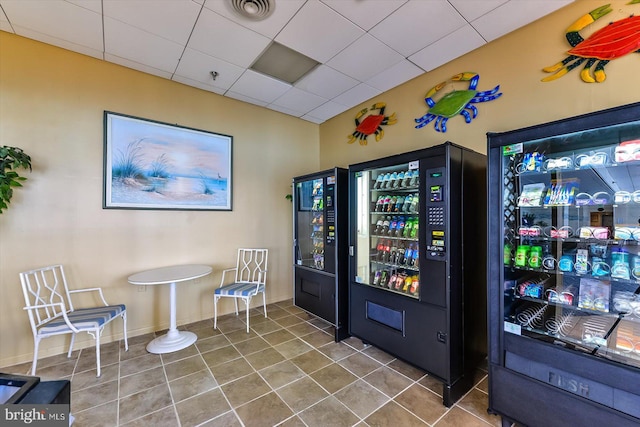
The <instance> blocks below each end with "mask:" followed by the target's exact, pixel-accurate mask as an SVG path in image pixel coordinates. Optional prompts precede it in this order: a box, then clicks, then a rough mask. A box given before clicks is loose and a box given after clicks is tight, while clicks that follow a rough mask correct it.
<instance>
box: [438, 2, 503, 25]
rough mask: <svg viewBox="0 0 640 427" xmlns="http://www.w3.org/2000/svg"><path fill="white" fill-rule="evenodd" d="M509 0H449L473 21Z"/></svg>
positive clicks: (466, 17)
mask: <svg viewBox="0 0 640 427" xmlns="http://www.w3.org/2000/svg"><path fill="white" fill-rule="evenodd" d="M508 1H509V0H473V1H469V0H449V3H451V4H452V5H453V7H455V8H456V10H457V11H458V12H460V14H461V15H462V16H463V17H464V19H466V20H467V21H469V22H471V21H473V20H474V19H477V18H479V17H481V16H482V15H484V14H485V13H487V12H489V11H492V10H493V9H495V8H497V7H498V6H500V5H502V4H504V3H506V2H508Z"/></svg>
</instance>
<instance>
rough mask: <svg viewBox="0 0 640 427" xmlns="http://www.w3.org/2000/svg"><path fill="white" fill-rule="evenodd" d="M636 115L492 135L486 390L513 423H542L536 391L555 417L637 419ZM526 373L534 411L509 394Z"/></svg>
mask: <svg viewBox="0 0 640 427" xmlns="http://www.w3.org/2000/svg"><path fill="white" fill-rule="evenodd" d="M639 118H640V104H635V105H631V106H626V107H619V108H617V109H611V110H605V111H602V112H596V113H591V114H589V115H585V116H578V117H575V118H570V119H565V120H561V121H558V122H553V123H549V124H544V125H540V126H536V127H532V128H525V129H520V130H515V131H511V132H505V133H501V134H489V151H490V155H489V158H490V161H489V176H490V182H489V191H490V194H489V196H490V200H492V201H493V202H492V203H491V204H490V206H489V208H490V211H489V236H490V238H491V240H490V244H489V256H488V259H489V280H490V302H489V313H490V325H491V326H490V331H491V334H490V344H491V345H490V346H489V348H491V349H494V350H495V351H494V352H492V353H491V354H490V355H489V361H490V368H491V374H492V375H490V377H492V378H493V380H492V385H491V393H490V395H492V396H493V398H492V399H491V400H492V402H491V406H492V409H494V410H496V411H497V412H498V413H501V414H506V415H509V416H511V417H513V420H514V421H518V422H522V423H523V424H530V423H533V424H535V422H534V420H536V419H537V417H540V416H541V412H540V411H539V410H538V409H539V407H540V406H539V405H537V404H536V400H537V399H539V396H538V394H539V395H540V396H543V395H544V396H547V398H546V399H545V402H552V403H551V404H547V403H545V404H544V405H542V406H543V407H546V408H548V410H547V411H545V412H544V416H545V417H549V420H554V421H553V422H550V423H549V424H548V425H586V424H591V425H596V424H599V422H598V421H597V419H599V417H601V418H602V419H603V420H604V419H609V420H611V421H609V423H610V424H611V423H613V424H616V425H638V424H637V423H640V386H638V383H639V382H640V119H639ZM496 321H497V323H496ZM525 378H526V379H527V380H528V381H529V384H526V385H524V387H522V386H523V384H521V385H520V387H522V388H523V389H525V390H528V391H529V392H531V393H533V395H532V398H533V400H532V401H531V402H530V403H531V404H532V405H531V406H532V407H536V408H538V409H536V410H535V411H529V410H526V409H523V408H516V407H515V406H514V405H515V404H516V403H514V402H513V399H512V397H513V396H507V395H506V394H505V393H504V392H503V390H506V389H513V388H514V387H515V385H514V384H515V383H514V382H513V381H524V379H525ZM623 378H624V380H623V381H621V379H623ZM632 384H633V385H632ZM572 394H573V396H572ZM527 399H528V397H527ZM556 402H564V403H562V404H560V403H557V404H556ZM561 405H562V406H561ZM562 407H572V408H574V409H573V410H572V411H571V412H572V413H573V415H574V416H573V417H569V418H571V419H569V418H565V419H563V418H562V417H561V418H557V417H556V414H557V412H558V411H559V410H561V408H562ZM554 408H555V409H554ZM607 408H611V410H610V409H607ZM612 408H615V410H613V409H612ZM614 419H616V420H617V421H612V420H614ZM632 419H633V422H632V423H630V424H626V423H627V422H628V421H629V420H632ZM625 420H626V421H625ZM556 421H557V422H556Z"/></svg>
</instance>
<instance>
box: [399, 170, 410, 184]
mask: <svg viewBox="0 0 640 427" xmlns="http://www.w3.org/2000/svg"><path fill="white" fill-rule="evenodd" d="M412 176H413V172H411V171H410V170H408V171H405V173H404V179H403V180H402V185H401V186H402V187H408V186H409V184H410V183H411V177H412Z"/></svg>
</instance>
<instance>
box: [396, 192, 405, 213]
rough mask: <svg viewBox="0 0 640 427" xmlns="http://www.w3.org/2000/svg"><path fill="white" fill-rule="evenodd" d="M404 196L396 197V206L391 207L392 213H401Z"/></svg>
mask: <svg viewBox="0 0 640 427" xmlns="http://www.w3.org/2000/svg"><path fill="white" fill-rule="evenodd" d="M404 199H405V197H404V196H398V199H397V200H396V204H395V206H394V207H393V211H394V212H402V207H403V206H404Z"/></svg>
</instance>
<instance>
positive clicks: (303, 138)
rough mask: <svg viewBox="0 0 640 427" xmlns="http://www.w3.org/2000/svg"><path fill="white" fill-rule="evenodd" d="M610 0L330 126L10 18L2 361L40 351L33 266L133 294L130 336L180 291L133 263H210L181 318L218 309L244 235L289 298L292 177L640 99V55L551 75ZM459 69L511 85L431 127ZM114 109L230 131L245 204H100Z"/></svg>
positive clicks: (509, 40)
mask: <svg viewBox="0 0 640 427" xmlns="http://www.w3.org/2000/svg"><path fill="white" fill-rule="evenodd" d="M627 2H628V0H623V1H620V0H614V1H612V2H611V3H612V7H613V9H614V12H612V13H611V14H609V15H607V17H606V18H603V21H606V22H608V21H612V20H617V19H621V18H623V17H625V16H627V15H628V14H630V13H631V12H633V11H635V12H636V13H639V12H638V10H637V9H640V5H634V6H627V5H626V4H625V3H627ZM604 3H605V2H603V1H594V0H578V1H576V2H575V3H573V4H571V5H569V6H568V7H566V8H564V9H563V10H561V11H559V12H557V13H555V14H553V15H551V16H549V17H547V18H544V19H543V20H542V21H539V22H536V23H534V24H531V25H529V26H527V27H525V28H523V29H521V30H518V31H517V32H515V33H514V34H512V35H509V36H506V37H503V38H502V39H499V40H496V41H494V42H492V43H491V44H489V45H487V46H484V47H482V48H480V49H478V50H476V51H474V52H471V53H469V54H467V55H465V56H464V57H462V58H460V59H458V60H455V61H453V62H451V63H449V64H446V65H444V66H442V67H440V68H438V69H435V70H433V71H431V72H429V73H427V74H424V75H422V76H419V77H417V78H415V79H414V80H412V81H410V82H408V83H406V84H404V85H402V86H400V87H398V88H395V89H393V90H390V91H389V92H386V93H384V94H382V95H381V96H379V97H375V98H373V99H372V100H370V101H369V102H366V103H363V104H362V105H359V106H358V107H357V108H353V109H352V110H350V111H348V112H346V113H344V114H341V115H339V116H337V117H335V118H334V119H332V120H330V121H328V122H326V123H323V124H322V125H320V126H317V125H314V124H312V123H308V122H305V121H302V120H298V119H295V118H292V117H289V116H285V115H282V114H279V113H275V112H272V111H269V110H265V109H262V108H259V107H255V106H252V105H248V104H245V103H242V102H237V101H234V100H230V99H227V98H222V97H220V96H217V95H214V94H211V93H207V92H203V91H200V90H197V89H193V88H189V87H186V86H183V85H180V84H177V83H172V82H169V81H166V80H163V79H159V78H156V77H153V76H149V75H145V74H143V73H138V72H135V71H132V70H129V69H126V68H122V67H119V66H116V65H112V64H108V63H105V62H102V61H98V60H95V59H92V58H88V57H84V56H81V55H78V54H74V53H70V52H67V51H65V50H62V49H58V48H54V47H51V46H47V45H44V44H40V43H37V42H33V41H30V40H26V39H23V38H20V37H16V36H12V35H10V34H7V33H3V32H1V31H0V144H2V145H13V146H20V147H22V148H24V149H25V151H26V152H27V153H28V154H30V155H31V156H32V157H33V166H34V170H33V172H32V173H30V174H28V178H29V180H28V181H27V182H26V185H25V187H24V188H22V189H19V190H18V191H16V192H15V196H14V199H13V203H12V205H11V206H10V208H9V210H8V211H7V212H6V213H4V214H2V215H0V341H1V342H0V344H2V345H0V366H4V365H8V364H11V363H17V362H20V361H26V360H28V359H29V358H30V357H31V351H32V346H33V344H32V340H31V334H30V331H29V328H28V322H27V317H26V315H25V313H24V312H23V311H22V310H21V309H20V307H21V306H22V304H23V298H22V295H21V293H20V289H19V282H18V272H20V271H22V270H25V269H29V268H32V267H37V266H41V265H45V264H50V263H63V264H65V265H66V266H67V268H68V275H69V276H70V278H71V279H72V281H73V283H74V285H75V286H76V287H80V286H85V285H95V284H97V285H101V286H103V287H105V288H106V294H107V297H108V299H109V300H111V301H114V302H116V301H122V302H125V303H126V304H127V306H128V310H129V330H130V333H131V334H132V335H136V334H140V333H143V332H148V331H151V330H154V329H158V328H161V327H166V326H167V325H168V321H169V320H168V310H167V305H168V289H166V287H159V288H149V289H148V290H147V291H146V292H137V289H136V288H135V287H133V286H131V285H129V284H127V281H126V277H127V276H128V275H129V274H131V273H133V272H136V271H139V270H142V269H146V268H151V267H156V266H164V265H171V264H176V263H194V262H197V263H208V264H211V265H212V266H213V267H214V274H213V275H212V276H211V277H208V278H206V279H203V280H202V281H201V282H199V283H190V284H185V285H181V286H180V287H179V293H178V302H179V306H178V324H183V323H188V322H191V321H195V320H200V319H203V318H208V317H211V315H212V313H213V307H212V305H213V303H212V301H211V293H212V289H213V287H214V286H216V285H217V284H218V283H219V280H220V270H221V269H222V268H224V267H226V266H228V265H229V264H231V263H232V261H233V256H234V254H233V252H234V251H235V248H236V247H237V246H239V245H246V246H266V247H268V248H270V249H271V251H272V252H271V256H270V258H271V260H270V265H271V268H270V273H269V280H270V294H269V296H268V298H269V301H278V300H281V299H284V298H290V297H291V295H292V278H291V260H290V251H291V249H290V248H291V206H290V204H289V202H287V201H286V200H285V199H284V195H285V194H287V193H289V192H290V182H291V177H293V176H296V175H300V174H304V173H310V172H313V171H316V170H320V169H326V168H330V167H332V166H344V167H346V166H348V165H349V164H353V163H357V162H360V161H365V160H370V159H375V158H378V157H382V156H387V155H392V154H397V153H402V152H405V151H410V150H415V149H419V148H423V147H428V146H432V145H435V144H439V143H442V142H444V141H447V140H450V141H453V142H455V143H458V144H460V145H464V146H467V147H470V148H473V149H475V150H477V151H480V152H485V151H486V132H488V131H494V132H498V131H506V130H510V129H515V128H519V127H523V126H529V125H535V124H538V123H543V122H547V121H551V120H556V119H560V118H563V117H570V116H573V115H576V114H581V113H586V112H589V111H595V110H599V109H603V108H607V107H613V106H616V105H621V104H627V103H631V102H637V101H638V100H640V87H639V85H638V77H637V76H638V71H639V70H640V62H639V56H638V55H637V54H633V55H628V56H627V57H625V58H622V59H618V60H615V61H612V62H611V63H610V64H609V65H608V67H607V70H606V71H607V74H608V79H607V81H606V82H605V83H602V84H586V83H583V82H582V81H581V80H580V79H579V76H578V74H579V70H578V69H576V70H574V71H572V72H571V73H569V74H567V75H566V76H564V77H562V78H561V79H560V80H557V81H554V82H550V83H542V82H540V79H541V78H542V77H544V76H545V74H544V73H543V72H542V71H541V68H542V67H544V66H548V65H552V64H553V63H555V62H557V61H559V60H561V59H563V58H564V52H565V51H566V50H567V44H566V40H565V38H564V29H565V28H566V27H567V26H568V25H569V24H570V23H571V22H573V20H575V19H576V18H578V17H579V16H580V15H582V14H584V13H586V12H588V11H590V10H592V9H595V8H596V7H599V6H601V5H602V4H604ZM598 25H599V24H598ZM584 33H587V31H585V32H584ZM462 71H474V72H477V73H479V74H480V77H481V78H480V84H479V86H478V88H479V90H487V89H491V88H493V86H495V85H496V84H500V85H501V91H502V92H503V95H502V97H501V98H499V99H498V100H495V101H491V102H487V103H482V104H478V110H479V116H478V117H477V118H476V119H475V120H474V121H473V122H472V123H471V124H466V123H465V122H464V120H463V119H462V117H456V118H452V119H451V120H449V124H448V131H447V132H446V133H438V132H436V131H435V130H434V129H433V124H431V125H429V126H428V127H426V128H424V129H420V130H416V129H414V118H415V117H419V116H421V115H423V114H424V113H425V112H426V111H427V108H426V105H425V103H424V100H423V96H424V94H425V93H426V92H427V91H428V90H429V89H430V88H431V87H433V86H434V85H435V84H437V83H439V82H441V81H443V80H446V79H448V78H449V77H451V76H452V75H454V74H457V73H459V72H462ZM445 90H448V89H445ZM377 101H383V102H386V103H387V113H388V114H390V113H393V112H396V113H397V116H398V123H397V124H395V125H392V126H387V127H385V129H384V130H385V137H384V139H382V141H380V142H376V141H375V140H374V139H373V137H370V138H369V144H368V145H367V146H360V145H358V144H357V143H356V144H353V145H349V144H347V135H349V134H350V133H351V132H353V130H354V127H355V125H354V121H353V120H354V116H355V114H356V113H357V111H359V110H360V109H361V108H363V107H370V106H371V104H373V102H377ZM103 110H109V111H114V112H118V113H123V114H129V115H133V116H139V117H143V118H149V119H153V120H158V121H163V122H169V123H177V124H180V125H183V126H188V127H194V128H199V129H204V130H210V131H215V132H220V133H224V134H229V135H233V136H234V164H233V166H234V180H235V182H234V200H233V211H232V212H189V211H183V212H169V211H128V210H103V209H102V199H101V198H102V161H103V159H102V154H103V135H102V114H103ZM224 309H225V311H226V312H228V311H230V310H231V305H228V304H227V305H225V306H224ZM117 326H119V325H116V327H114V328H112V329H108V330H107V331H105V341H110V340H113V339H116V338H118V337H119V335H118V329H119V328H118V327H117ZM88 344H90V342H88V341H87V340H86V339H85V340H84V341H81V342H79V346H86V345H88ZM64 345H66V341H65V340H63V339H59V340H56V339H50V340H49V342H47V341H45V342H44V343H43V345H42V346H41V354H42V355H46V354H56V353H60V352H62V351H64Z"/></svg>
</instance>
